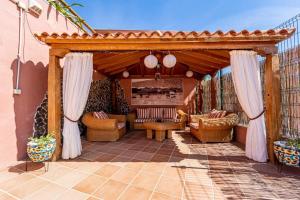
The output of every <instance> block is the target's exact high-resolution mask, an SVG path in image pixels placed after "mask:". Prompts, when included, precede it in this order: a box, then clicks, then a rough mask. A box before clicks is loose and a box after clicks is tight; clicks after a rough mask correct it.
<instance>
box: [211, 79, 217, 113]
mask: <svg viewBox="0 0 300 200" xmlns="http://www.w3.org/2000/svg"><path fill="white" fill-rule="evenodd" d="M215 75H216V74H215V73H213V74H211V82H210V95H211V96H210V102H211V104H210V106H211V108H210V109H211V110H212V109H215V108H216V107H217V102H216V84H215V82H214V77H215Z"/></svg>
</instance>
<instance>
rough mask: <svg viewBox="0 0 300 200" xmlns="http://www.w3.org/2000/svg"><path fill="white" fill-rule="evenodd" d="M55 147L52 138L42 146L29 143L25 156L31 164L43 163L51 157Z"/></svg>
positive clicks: (54, 141)
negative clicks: (26, 155)
mask: <svg viewBox="0 0 300 200" xmlns="http://www.w3.org/2000/svg"><path fill="white" fill-rule="evenodd" d="M55 147H56V140H55V139H54V138H53V139H50V140H49V141H48V142H46V143H42V144H38V143H35V142H32V141H30V142H28V143H27V154H28V156H29V158H30V159H31V160H32V161H33V162H44V161H46V160H49V159H50V158H51V157H52V154H53V152H54V150H55Z"/></svg>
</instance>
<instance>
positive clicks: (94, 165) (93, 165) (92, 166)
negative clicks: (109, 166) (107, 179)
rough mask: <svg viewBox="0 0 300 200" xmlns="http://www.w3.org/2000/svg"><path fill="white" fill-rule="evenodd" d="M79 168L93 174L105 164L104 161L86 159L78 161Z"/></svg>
mask: <svg viewBox="0 0 300 200" xmlns="http://www.w3.org/2000/svg"><path fill="white" fill-rule="evenodd" d="M77 165H78V166H77V168H76V170H78V171H80V172H83V173H88V174H92V173H94V172H95V171H97V170H98V169H100V168H101V167H102V166H103V163H101V162H96V161H95V162H86V161H79V162H78V163H77Z"/></svg>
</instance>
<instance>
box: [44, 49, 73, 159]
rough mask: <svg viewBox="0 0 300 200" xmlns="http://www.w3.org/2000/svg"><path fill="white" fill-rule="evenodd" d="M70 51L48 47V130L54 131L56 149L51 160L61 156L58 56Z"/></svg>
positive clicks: (60, 100) (59, 70) (60, 71)
mask: <svg viewBox="0 0 300 200" xmlns="http://www.w3.org/2000/svg"><path fill="white" fill-rule="evenodd" d="M69 52H70V51H69V50H68V49H50V51H49V67H48V132H49V133H51V132H52V133H54V134H55V138H56V149H55V152H54V154H53V156H52V161H56V160H58V159H59V158H60V157H61V152H62V144H61V140H62V136H61V132H62V131H61V114H62V113H61V102H62V95H61V91H62V89H61V75H62V68H60V66H59V58H63V57H64V56H65V55H66V54H67V53H69Z"/></svg>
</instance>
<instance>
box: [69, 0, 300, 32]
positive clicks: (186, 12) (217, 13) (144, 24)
mask: <svg viewBox="0 0 300 200" xmlns="http://www.w3.org/2000/svg"><path fill="white" fill-rule="evenodd" d="M67 2H68V3H75V2H76V3H81V4H83V5H84V7H83V8H82V7H75V8H74V9H75V10H76V11H77V12H78V13H79V14H80V16H82V17H83V18H84V19H85V20H86V21H87V22H88V23H89V24H90V25H91V26H92V27H93V28H95V29H142V30H186V31H190V30H196V31H201V30H210V31H214V30H218V29H222V30H230V29H235V30H242V29H249V30H253V29H269V28H273V27H274V26H276V25H278V24H280V23H282V22H283V21H285V20H287V19H289V18H291V17H293V16H294V15H296V14H298V13H300V0H248V1H247V0H223V1H222V0H67Z"/></svg>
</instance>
